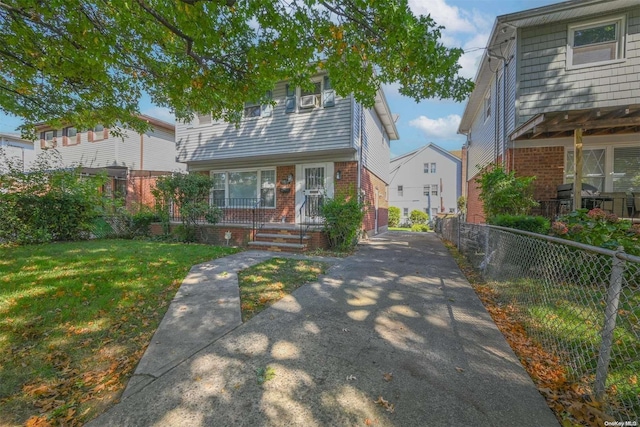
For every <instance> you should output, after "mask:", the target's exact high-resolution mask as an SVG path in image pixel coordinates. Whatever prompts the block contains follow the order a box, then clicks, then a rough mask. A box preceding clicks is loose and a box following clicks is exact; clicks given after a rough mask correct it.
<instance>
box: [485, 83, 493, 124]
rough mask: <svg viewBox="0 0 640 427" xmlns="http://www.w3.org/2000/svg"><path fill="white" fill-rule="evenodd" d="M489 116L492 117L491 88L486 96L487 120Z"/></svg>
mask: <svg viewBox="0 0 640 427" xmlns="http://www.w3.org/2000/svg"><path fill="white" fill-rule="evenodd" d="M489 117H491V89H489V90H488V91H487V94H486V95H485V96H484V119H485V120H487V119H488V118H489Z"/></svg>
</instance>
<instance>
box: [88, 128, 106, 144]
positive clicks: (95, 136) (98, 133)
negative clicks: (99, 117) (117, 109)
mask: <svg viewBox="0 0 640 427" xmlns="http://www.w3.org/2000/svg"><path fill="white" fill-rule="evenodd" d="M91 133H92V139H91V140H92V141H99V140H101V139H105V138H106V137H107V136H106V135H105V134H106V129H105V128H104V126H103V125H95V126H94V127H93V129H91Z"/></svg>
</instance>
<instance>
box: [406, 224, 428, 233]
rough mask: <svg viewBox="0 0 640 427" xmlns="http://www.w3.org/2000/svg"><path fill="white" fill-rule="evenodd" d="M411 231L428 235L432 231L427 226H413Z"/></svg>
mask: <svg viewBox="0 0 640 427" xmlns="http://www.w3.org/2000/svg"><path fill="white" fill-rule="evenodd" d="M411 231H415V232H419V233H426V232H428V231H431V230H430V229H429V226H428V225H427V224H413V225H412V226H411Z"/></svg>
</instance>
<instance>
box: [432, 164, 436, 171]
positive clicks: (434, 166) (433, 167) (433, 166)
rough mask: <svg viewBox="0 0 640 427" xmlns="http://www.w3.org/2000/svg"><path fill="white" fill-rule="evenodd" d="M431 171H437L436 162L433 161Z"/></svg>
mask: <svg viewBox="0 0 640 427" xmlns="http://www.w3.org/2000/svg"><path fill="white" fill-rule="evenodd" d="M431 173H436V164H435V163H431Z"/></svg>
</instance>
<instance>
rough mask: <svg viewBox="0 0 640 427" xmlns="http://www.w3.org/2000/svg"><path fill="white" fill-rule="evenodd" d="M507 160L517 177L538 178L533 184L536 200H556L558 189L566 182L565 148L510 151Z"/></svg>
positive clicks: (517, 149)
mask: <svg viewBox="0 0 640 427" xmlns="http://www.w3.org/2000/svg"><path fill="white" fill-rule="evenodd" d="M507 160H508V164H510V165H513V170H515V171H516V175H517V176H535V177H536V180H535V181H534V182H533V185H534V191H533V197H534V198H535V199H536V200H550V199H555V198H556V196H557V187H558V185H560V184H562V183H563V182H564V177H563V175H564V172H563V171H564V147H534V148H516V149H510V150H509V151H508V153H507Z"/></svg>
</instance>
